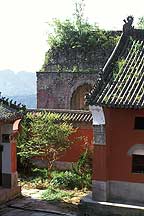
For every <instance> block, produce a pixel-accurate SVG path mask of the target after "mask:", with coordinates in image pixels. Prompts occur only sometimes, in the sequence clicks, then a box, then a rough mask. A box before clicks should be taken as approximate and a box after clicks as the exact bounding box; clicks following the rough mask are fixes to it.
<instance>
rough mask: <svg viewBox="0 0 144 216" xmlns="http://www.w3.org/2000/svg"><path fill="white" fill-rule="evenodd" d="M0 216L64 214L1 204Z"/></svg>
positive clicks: (52, 215)
mask: <svg viewBox="0 0 144 216" xmlns="http://www.w3.org/2000/svg"><path fill="white" fill-rule="evenodd" d="M0 216H64V214H55V213H48V212H41V211H34V210H25V209H17V208H11V207H7V206H3V208H2V209H0Z"/></svg>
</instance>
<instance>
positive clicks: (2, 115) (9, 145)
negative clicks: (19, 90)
mask: <svg viewBox="0 0 144 216" xmlns="http://www.w3.org/2000/svg"><path fill="white" fill-rule="evenodd" d="M24 109H25V107H24V106H20V104H19V105H16V103H13V102H12V101H8V99H5V98H4V97H0V203H2V202H5V201H8V200H10V199H12V198H15V197H16V196H18V195H20V192H21V189H20V187H19V186H18V174H17V156H16V136H17V134H18V126H19V122H20V120H21V118H22V114H23V111H24Z"/></svg>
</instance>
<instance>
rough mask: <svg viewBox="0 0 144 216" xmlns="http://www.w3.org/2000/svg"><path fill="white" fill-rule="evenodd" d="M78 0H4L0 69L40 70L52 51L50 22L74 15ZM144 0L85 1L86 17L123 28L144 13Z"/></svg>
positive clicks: (1, 2)
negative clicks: (125, 22)
mask: <svg viewBox="0 0 144 216" xmlns="http://www.w3.org/2000/svg"><path fill="white" fill-rule="evenodd" d="M74 8H75V6H74V0H0V71H1V70H4V69H11V70H13V71H15V72H18V71H28V72H36V71H39V70H40V68H41V66H42V64H43V62H44V56H45V52H46V51H47V50H48V45H47V41H46V40H47V37H48V33H49V32H50V29H49V25H48V23H50V22H52V19H53V18H59V19H61V20H64V19H66V18H72V16H73V13H74ZM143 8H144V0H137V1H136V0H85V14H84V15H85V18H87V19H88V21H89V22H90V23H94V22H96V23H97V24H98V26H99V27H100V28H104V29H107V30H121V29H122V25H123V19H125V18H126V17H127V16H128V15H133V16H134V18H135V21H134V25H136V23H137V21H138V18H139V17H141V16H144V10H143Z"/></svg>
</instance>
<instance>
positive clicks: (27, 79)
mask: <svg viewBox="0 0 144 216" xmlns="http://www.w3.org/2000/svg"><path fill="white" fill-rule="evenodd" d="M0 92H1V93H2V96H6V97H9V98H12V99H13V100H15V101H17V102H18V103H22V104H25V105H26V106H27V107H28V108H35V107H36V73H33V72H26V71H20V72H18V73H15V72H14V71H11V70H3V71H0Z"/></svg>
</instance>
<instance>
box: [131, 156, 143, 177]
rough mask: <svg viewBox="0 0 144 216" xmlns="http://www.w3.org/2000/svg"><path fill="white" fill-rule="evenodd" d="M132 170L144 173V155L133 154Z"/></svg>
mask: <svg viewBox="0 0 144 216" xmlns="http://www.w3.org/2000/svg"><path fill="white" fill-rule="evenodd" d="M132 172H134V173H144V155H135V154H133V155H132Z"/></svg>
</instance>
